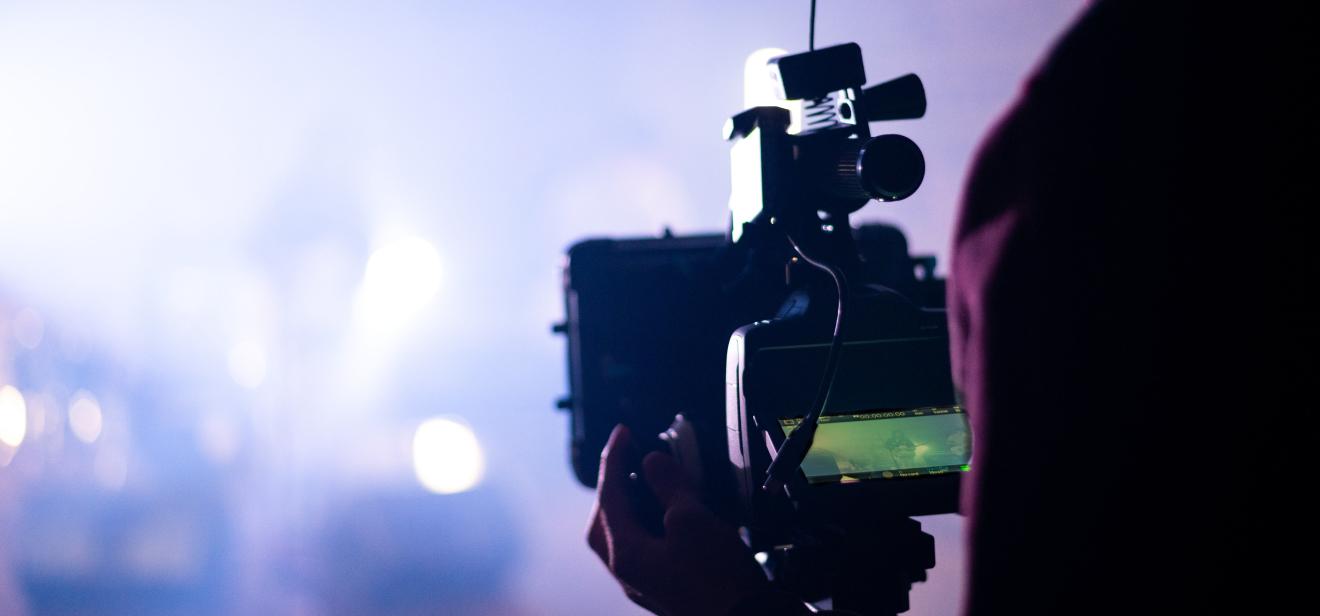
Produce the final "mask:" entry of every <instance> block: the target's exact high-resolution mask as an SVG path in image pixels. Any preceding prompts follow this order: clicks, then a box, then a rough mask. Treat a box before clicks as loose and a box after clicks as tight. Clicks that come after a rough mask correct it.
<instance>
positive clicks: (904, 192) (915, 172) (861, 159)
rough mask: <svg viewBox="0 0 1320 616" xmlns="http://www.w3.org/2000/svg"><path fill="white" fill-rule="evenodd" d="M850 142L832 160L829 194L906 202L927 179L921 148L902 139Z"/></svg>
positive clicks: (888, 138) (890, 137)
mask: <svg viewBox="0 0 1320 616" xmlns="http://www.w3.org/2000/svg"><path fill="white" fill-rule="evenodd" d="M857 143H858V142H857V141H849V142H848V145H846V146H845V147H844V149H843V151H841V152H840V153H839V156H838V157H837V158H836V159H835V161H836V164H835V166H834V170H833V171H834V178H833V180H832V181H830V182H829V186H830V192H831V193H833V194H834V195H836V196H838V197H843V198H846V199H852V198H865V199H875V200H877V201H898V200H900V199H906V198H907V197H908V196H910V195H911V194H912V193H914V192H916V191H917V188H918V187H920V186H921V181H922V179H924V178H925V177H926V158H925V157H924V156H922V155H921V148H919V147H917V144H915V143H913V142H912V140H911V139H908V138H907V137H904V136H902V135H880V136H879V137H875V138H873V139H870V140H868V141H866V142H865V143H862V144H860V145H854V144H857Z"/></svg>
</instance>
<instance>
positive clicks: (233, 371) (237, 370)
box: [229, 340, 266, 389]
mask: <svg viewBox="0 0 1320 616" xmlns="http://www.w3.org/2000/svg"><path fill="white" fill-rule="evenodd" d="M229 376H230V377H232V378H233V379H234V382H235V383H238V384H239V385H241V386H243V387H246V388H248V389H256V388H258V387H260V386H261V384H262V383H264V382H265V381H266V349H265V348H263V347H262V346H261V343H259V342H257V341H255V340H244V341H242V342H239V343H238V344H235V345H234V346H233V347H232V348H230V349H229Z"/></svg>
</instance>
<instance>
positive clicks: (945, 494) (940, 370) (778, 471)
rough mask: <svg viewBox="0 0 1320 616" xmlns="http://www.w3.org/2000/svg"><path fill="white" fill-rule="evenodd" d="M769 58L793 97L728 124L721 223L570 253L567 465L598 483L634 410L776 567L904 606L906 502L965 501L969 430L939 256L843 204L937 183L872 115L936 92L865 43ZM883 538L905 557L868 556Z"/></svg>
mask: <svg viewBox="0 0 1320 616" xmlns="http://www.w3.org/2000/svg"><path fill="white" fill-rule="evenodd" d="M753 68H755V69H757V70H754V71H753V72H752V73H751V74H750V75H749V78H756V79H766V80H768V81H767V82H766V83H767V84H768V85H769V86H770V87H771V89H772V90H774V92H775V98H776V99H778V100H776V101H775V102H774V104H771V105H761V106H753V107H751V108H749V109H747V110H745V111H743V112H741V113H738V114H737V115H735V116H733V117H732V118H730V119H729V120H728V121H727V122H726V123H725V129H724V137H725V139H726V140H728V141H730V142H731V143H732V150H731V164H732V165H731V166H732V177H733V189H732V192H731V195H730V200H729V207H730V214H731V226H730V229H729V232H728V233H727V234H720V235H700V236H691V237H675V236H673V235H672V234H669V233H668V232H666V233H665V235H664V236H663V237H659V238H647V239H592V240H586V241H583V242H579V243H577V244H575V245H574V246H572V247H571V248H570V249H569V251H568V260H567V265H566V267H565V269H564V279H563V285H564V297H565V312H566V315H567V319H566V321H565V323H563V324H561V325H558V326H556V331H559V332H561V333H564V334H566V335H567V337H568V360H569V361H568V364H569V382H570V395H569V396H568V397H567V398H565V399H563V400H561V401H560V403H559V406H560V408H562V409H566V410H569V411H570V414H571V428H570V432H571V440H570V457H571V460H572V465H573V469H574V471H575V473H576V475H577V478H578V480H579V481H580V482H581V483H582V484H583V485H585V486H595V483H596V477H597V472H598V466H599V463H600V451H601V449H602V448H603V446H604V443H605V441H606V439H607V437H608V435H609V433H610V431H611V429H612V428H613V427H614V426H615V425H616V424H619V423H622V424H625V425H628V426H629V427H630V428H631V429H632V433H633V434H634V438H635V439H636V440H638V441H639V442H640V445H641V447H643V448H646V449H665V450H668V451H670V452H671V453H673V454H674V455H675V456H676V457H677V458H678V459H679V462H680V463H681V464H682V465H683V466H684V468H685V470H686V471H687V472H688V475H689V476H690V477H691V478H692V479H693V481H694V482H695V483H696V484H697V485H699V486H700V489H701V491H702V495H703V497H704V499H705V502H706V503H707V505H709V506H710V507H711V508H712V509H713V510H714V511H715V512H716V513H717V514H718V515H720V516H722V517H723V518H725V519H726V520H728V521H729V522H730V523H732V524H735V525H737V526H739V527H742V528H743V529H745V534H744V539H745V540H746V541H747V543H748V545H749V546H750V547H751V548H752V549H753V550H754V551H756V552H758V553H761V554H763V556H762V557H759V558H761V560H762V561H763V564H765V565H766V566H767V569H768V570H769V571H770V573H771V575H772V577H773V578H774V579H775V581H776V582H777V583H779V584H782V585H783V586H785V587H787V588H789V589H790V590H794V591H796V592H798V593H799V594H800V595H801V596H803V597H804V598H805V599H807V600H815V599H818V598H823V597H825V596H832V597H834V600H835V606H836V607H838V606H839V605H840V601H841V600H842V601H844V602H845V603H848V604H852V605H857V606H865V608H864V609H865V611H867V612H868V613H872V610H873V609H875V607H874V606H875V605H878V604H883V605H887V606H888V607H886V608H883V609H881V612H882V613H883V612H885V611H886V610H888V611H893V612H898V611H903V610H904V609H906V593H907V590H908V587H909V586H910V584H911V582H913V581H919V580H924V579H925V577H924V576H925V573H924V572H925V569H928V568H930V567H932V566H933V565H934V562H933V543H932V542H931V540H930V537H929V535H925V534H924V533H921V532H920V527H919V525H917V523H916V522H914V521H911V520H909V519H907V518H908V516H913V515H925V514H935V513H947V512H952V511H956V509H957V498H958V481H959V475H960V473H961V471H965V470H967V469H968V463H969V461H970V456H971V452H970V440H969V436H968V435H969V434H970V430H969V429H968V427H967V422H966V417H965V415H964V414H963V412H962V409H961V407H960V406H959V404H958V402H957V400H956V399H955V396H954V391H953V386H952V383H951V378H950V366H949V353H948V329H947V324H946V321H945V313H944V309H943V308H944V281H943V280H941V279H939V278H937V277H936V276H935V261H934V258H933V257H914V256H911V255H910V254H909V252H908V247H907V241H906V238H905V237H904V236H903V234H902V233H901V232H900V231H899V230H898V229H896V228H894V227H891V226H887V225H879V224H870V225H861V226H858V227H856V228H854V227H853V226H852V225H851V224H850V223H849V220H848V216H849V215H850V214H851V213H853V212H855V211H857V210H858V209H860V208H861V207H862V206H864V205H865V204H866V203H868V202H869V201H871V200H873V199H874V200H880V201H897V200H900V199H903V198H906V197H907V196H909V195H911V194H912V193H913V192H915V191H916V190H917V188H918V187H919V186H920V185H921V181H922V179H923V177H924V174H925V161H924V158H923V157H922V154H921V150H920V149H919V148H918V147H917V145H916V144H915V143H913V142H912V141H911V140H910V139H908V138H907V137H903V136H901V135H894V134H886V135H879V136H872V135H871V132H870V126H869V123H870V122H874V121H880V120H892V119H905V118H918V117H921V116H923V115H924V114H925V108H926V101H925V92H924V89H923V86H922V84H921V80H920V79H919V78H918V77H917V76H916V75H911V74H909V75H906V76H903V77H899V78H897V79H894V80H891V81H888V82H885V83H881V84H879V85H875V86H872V87H869V88H864V87H863V86H864V84H865V82H866V76H865V71H864V69H863V66H862V55H861V49H860V47H858V46H857V45H856V44H851V43H850V44H845V45H839V46H835V47H829V48H825V49H819V50H814V51H809V52H805V53H798V54H785V55H779V56H776V57H773V58H771V59H769V60H768V61H767V62H765V64H764V65H763V66H758V67H753ZM759 71H763V72H759ZM651 435H654V436H651ZM876 549H883V550H887V553H888V554H890V555H891V556H892V558H891V559H890V560H893V561H894V562H895V563H896V564H895V565H894V567H893V570H892V571H889V572H887V573H886V572H884V571H881V569H883V567H882V566H880V565H879V564H878V563H875V562H867V559H868V554H870V552H871V551H872V550H876ZM863 571H865V573H863ZM875 576H880V577H875ZM882 578H883V579H882ZM877 579H880V580H881V582H883V583H881V584H876V583H875V582H876V580H877ZM881 586H883V587H885V589H879V588H878V587H881ZM862 588H869V589H871V590H860V589H862ZM862 595H866V596H862ZM880 595H884V596H880ZM900 595H901V596H900ZM844 596H846V597H847V598H846V599H841V597H844Z"/></svg>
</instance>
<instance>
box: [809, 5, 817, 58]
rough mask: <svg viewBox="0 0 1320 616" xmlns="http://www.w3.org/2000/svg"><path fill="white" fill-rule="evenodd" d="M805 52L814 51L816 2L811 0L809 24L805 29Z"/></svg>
mask: <svg viewBox="0 0 1320 616" xmlns="http://www.w3.org/2000/svg"><path fill="white" fill-rule="evenodd" d="M807 51H816V0H811V22H810V25H809V27H808V28H807Z"/></svg>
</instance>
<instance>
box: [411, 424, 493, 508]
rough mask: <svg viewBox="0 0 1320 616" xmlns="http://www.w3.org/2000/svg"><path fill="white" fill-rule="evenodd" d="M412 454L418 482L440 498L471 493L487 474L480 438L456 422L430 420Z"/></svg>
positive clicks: (416, 439)
mask: <svg viewBox="0 0 1320 616" xmlns="http://www.w3.org/2000/svg"><path fill="white" fill-rule="evenodd" d="M412 453H413V471H414V472H415V473H416V474H417V481H419V482H421V484H422V487H424V488H426V489H427V490H430V491H432V492H435V493H437V494H454V493H457V492H463V491H466V490H470V489H472V488H473V487H475V486H476V485H477V484H478V483H480V482H481V477H482V475H483V474H484V473H485V470H486V460H485V456H484V455H483V454H482V452H481V444H480V443H478V442H477V435H476V434H474V433H473V432H472V429H471V428H469V427H468V426H467V424H464V423H462V422H461V421H456V420H454V419H445V418H435V419H428V420H426V421H425V422H423V423H422V425H421V426H418V428H417V432H416V434H414V435H413V452H412Z"/></svg>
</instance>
